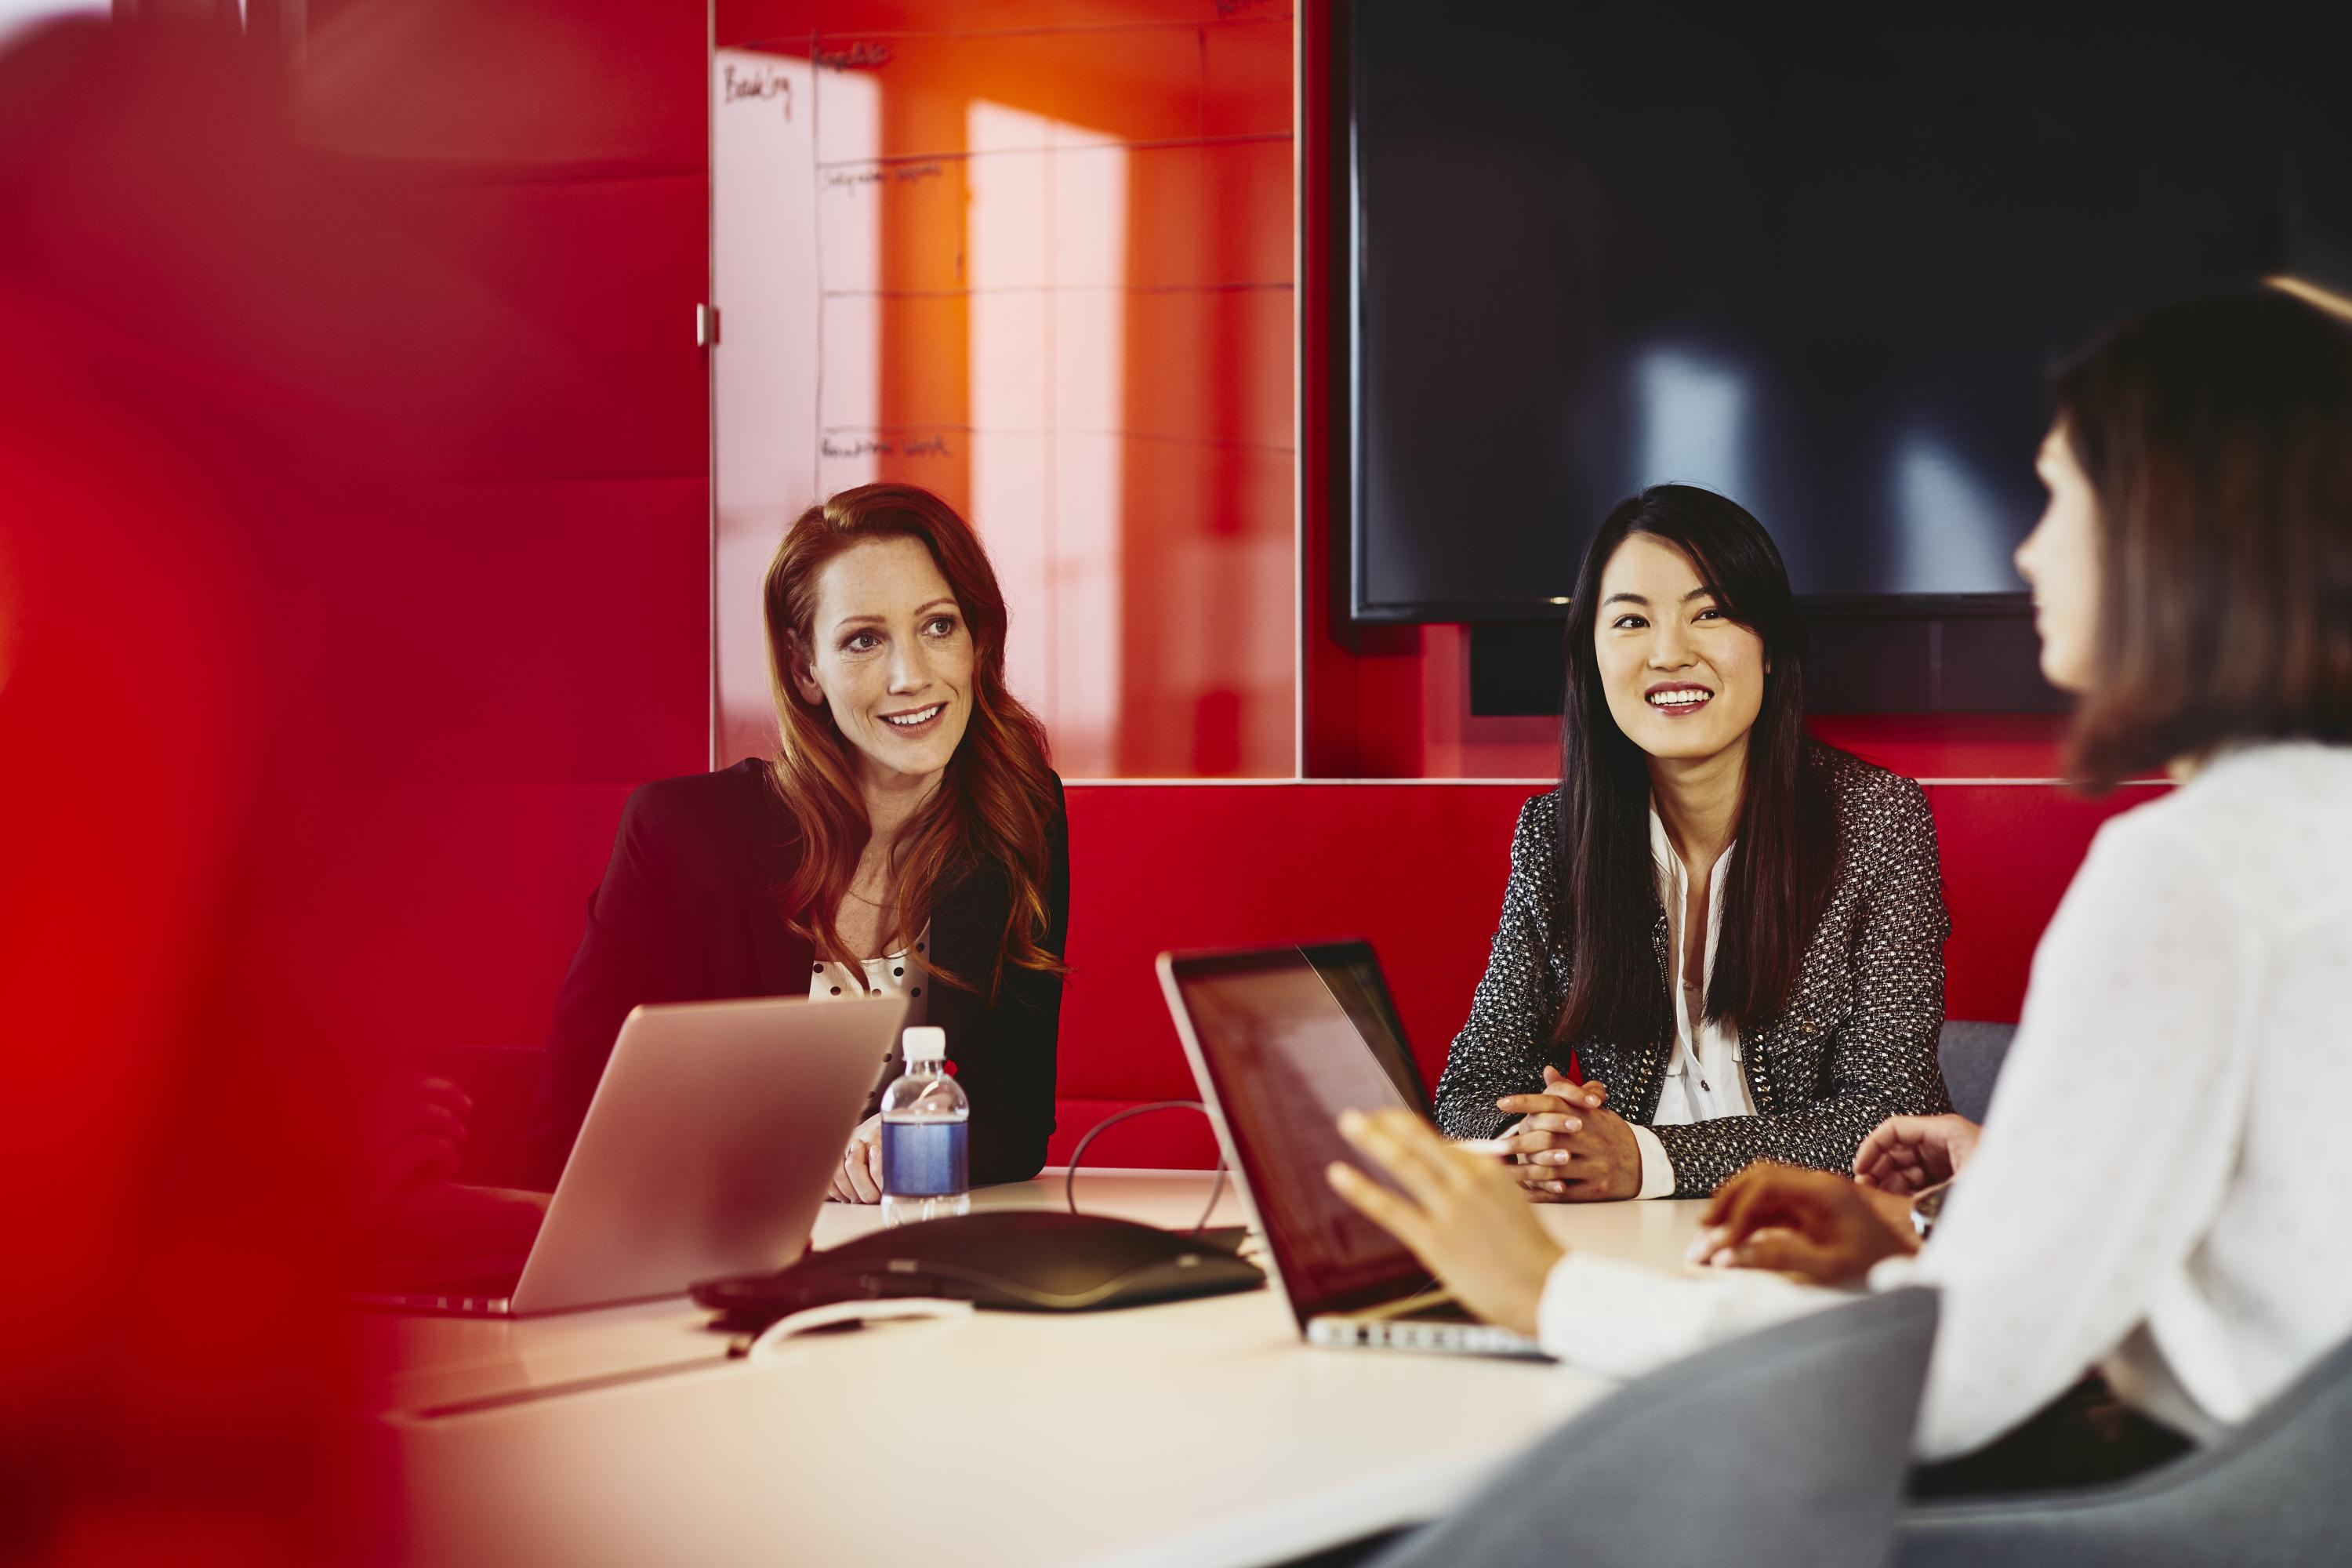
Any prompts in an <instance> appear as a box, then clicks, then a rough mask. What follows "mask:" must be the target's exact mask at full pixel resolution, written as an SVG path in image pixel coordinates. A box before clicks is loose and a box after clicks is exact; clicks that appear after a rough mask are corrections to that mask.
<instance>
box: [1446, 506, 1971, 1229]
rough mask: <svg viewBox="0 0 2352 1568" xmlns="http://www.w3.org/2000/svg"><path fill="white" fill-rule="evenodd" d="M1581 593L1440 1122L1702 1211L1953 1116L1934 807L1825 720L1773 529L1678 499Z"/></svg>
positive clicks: (1529, 1165)
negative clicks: (1759, 1169)
mask: <svg viewBox="0 0 2352 1568" xmlns="http://www.w3.org/2000/svg"><path fill="white" fill-rule="evenodd" d="M1570 605H1571V607H1570V613H1569V622H1568V635H1567V664H1568V690H1567V707H1566V718H1565V721H1564V722H1563V724H1562V726H1561V758H1560V784H1559V788H1558V789H1557V790H1555V791H1553V792H1552V793H1551V794H1550V795H1544V796H1541V797H1538V799H1536V800H1533V801H1530V802H1529V803H1528V806H1527V809H1526V810H1525V811H1524V812H1522V813H1521V815H1520V817H1519V825H1518V830H1517V834H1516V835H1515V836H1514V837H1513V840H1512V845H1511V876H1510V881H1509V884H1508V886H1507V888H1506V889H1505V891H1504V896H1503V919H1502V923H1501V927H1500V929H1499V930H1498V931H1496V936H1495V944H1494V952H1493V956H1492V958H1491V959H1490V961H1489V963H1488V965H1487V970H1486V978H1485V979H1484V980H1482V981H1481V982H1480V983H1479V985H1478V989H1477V993H1476V996H1475V1001H1474V1003H1473V1005H1472V1010H1471V1015H1470V1019H1469V1022H1468V1024H1467V1025H1466V1026H1465V1027H1464V1029H1463V1031H1462V1033H1461V1035H1460V1037H1458V1038H1456V1039H1455V1041H1454V1047H1453V1050H1452V1052H1451V1054H1450V1055H1449V1056H1448V1058H1447V1060H1446V1065H1445V1072H1444V1076H1443V1078H1442V1079H1440V1080H1439V1083H1438V1088H1437V1097H1436V1098H1437V1103H1438V1120H1439V1123H1440V1125H1441V1126H1442V1127H1444V1130H1445V1131H1448V1132H1450V1133H1453V1134H1454V1135H1455V1136H1457V1137H1465V1138H1484V1137H1488V1136H1491V1135H1494V1134H1496V1132H1498V1131H1501V1130H1503V1129H1504V1128H1505V1126H1506V1124H1507V1122H1508V1121H1509V1119H1510V1118H1512V1117H1514V1116H1517V1117H1519V1118H1521V1119H1522V1120H1520V1121H1517V1123H1516V1125H1513V1126H1511V1128H1510V1134H1509V1135H1510V1138H1511V1141H1512V1147H1513V1149H1514V1152H1515V1153H1516V1156H1517V1162H1518V1163H1517V1171H1518V1173H1519V1175H1520V1178H1521V1182H1522V1184H1523V1186H1524V1187H1525V1189H1526V1190H1527V1192H1528V1195H1529V1196H1531V1197H1533V1198H1535V1199H1538V1201H1580V1200H1587V1199H1596V1198H1629V1197H1634V1196H1642V1197H1657V1196H1667V1195H1678V1196H1684V1197H1693V1196H1704V1195H1705V1194H1707V1193H1710V1192H1712V1191H1713V1190H1714V1188H1715V1186H1716V1184H1717V1183H1719V1182H1721V1181H1723V1180H1724V1179H1725V1178H1726V1177H1727V1176H1729V1175H1730V1174H1731V1173H1733V1172H1735V1171H1737V1170H1738V1169H1739V1168H1740V1167H1741V1166H1743V1165H1745V1164H1747V1163H1748V1162H1749V1161H1750V1160H1754V1159H1758V1158H1767V1157H1769V1158H1774V1159H1780V1160H1786V1161H1790V1162H1792V1163H1799V1164H1806V1165H1813V1166H1818V1167H1821V1168H1822V1169H1828V1170H1843V1169H1845V1168H1846V1166H1847V1165H1848V1163H1850V1162H1851V1161H1852V1160H1853V1153H1854V1150H1855V1147H1856V1146H1857V1145H1858V1144H1859V1143H1860V1142H1861V1141H1862V1139H1863V1137H1864V1134H1866V1133H1868V1132H1869V1131H1870V1130H1871V1129H1872V1128H1874V1127H1875V1126H1876V1125H1878V1123H1879V1122H1880V1121H1883V1120H1885V1118H1887V1117H1889V1116H1894V1115H1899V1114H1904V1113H1906V1112H1908V1113H1917V1114H1930V1113H1933V1112H1936V1111H1940V1110H1945V1109H1947V1108H1948V1100H1947V1098H1946V1095H1945V1090H1944V1083H1943V1078H1942V1075H1941V1073H1940V1072H1939V1071H1938V1069H1937V1058H1936V1044H1937V1032H1938V1030H1939V1029H1940V1028H1941V1026H1942V1024H1943V1012H1944V962H1943V943H1944V938H1945V936H1946V934H1947V932H1948V930H1949V922H1948V921H1947V919H1946V917H1945V912H1944V903H1943V888H1942V880H1941V875H1940V872H1939V870H1938V868H1937V858H1936V829H1935V823H1934V820H1933V819H1932V818H1931V817H1930V816H1928V812H1927V798H1926V796H1925V795H1922V794H1921V792H1920V790H1919V787H1918V786H1917V785H1916V784H1913V783H1911V782H1910V781H1909V780H1907V779H1904V778H1901V777H1899V776H1897V775H1895V774H1894V773H1888V772H1886V771H1885V769H1883V768H1878V767H1874V766H1872V765H1871V764H1869V763H1864V762H1863V761H1861V760H1860V759H1859V758H1856V757H1853V756H1850V755H1848V754H1847V753H1845V752H1840V751H1838V750H1836V749H1835V748H1833V747H1830V746H1826V745H1823V744H1822V743H1821V742H1817V741H1814V740H1813V739H1812V738H1811V736H1809V735H1808V734H1807V733H1806V731H1805V697H1804V654H1805V628H1804V623H1803V622H1802V621H1801V619H1800V618H1799V616H1798V615H1797V610H1796V605H1795V601H1794V599H1793V598H1792V596H1791V595H1790V589H1789V578H1788V573H1787V571H1786V570H1785V569H1784V568H1783V566H1782V565H1781V562H1780V552H1779V551H1778V550H1777V549H1775V548H1774V546H1773V544H1772V541H1771V538H1770V536H1769V535H1768V534H1767V533H1766V532H1765V531H1764V529H1763V527H1762V525H1761V524H1759V522H1758V521H1756V520H1755V519H1754V518H1753V517H1751V516H1749V515H1748V512H1747V511H1746V510H1743V509H1742V508H1740V507H1739V506H1738V505H1737V504H1736V503H1734V502H1733V501H1731V500H1727V499H1726V498H1724V497H1722V496H1719V495H1717V494H1715V493H1713V492H1711V491H1708V490H1704V489H1695V488H1693V487H1690V486H1687V485H1660V486H1657V487H1655V488H1654V489H1648V490H1644V491H1643V492H1642V493H1641V494H1640V495H1637V496H1634V497H1633V498H1632V499H1630V500H1626V501H1624V502H1622V504H1620V505H1619V506H1618V507H1617V508H1616V509H1615V510H1612V512H1611V513H1610V514H1609V516H1608V517H1607V519H1605V520H1604V521H1602V523H1601V530H1600V531H1599V532H1598V533H1597V534H1596V535H1595V536H1594V538H1593V541H1592V544H1591V548H1589V549H1588V550H1587V551H1586V552H1585V557H1584V564H1583V568H1582V570H1581V572H1580V574H1579V575H1578V580H1577V584H1576V592H1575V595H1574V596H1573V598H1572V599H1571V601H1570ZM1571 1058H1573V1059H1574V1061H1575V1062H1576V1063H1577V1064H1578V1065H1580V1067H1581V1068H1582V1071H1583V1074H1584V1077H1585V1079H1586V1082H1585V1083H1584V1084H1583V1085H1581V1086H1572V1085H1570V1082H1569V1081H1568V1079H1567V1077H1566V1076H1565V1073H1566V1069H1567V1068H1568V1067H1569V1065H1570V1059H1571ZM1603 1100H1605V1103H1603Z"/></svg>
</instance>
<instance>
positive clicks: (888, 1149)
mask: <svg viewBox="0 0 2352 1568" xmlns="http://www.w3.org/2000/svg"><path fill="white" fill-rule="evenodd" d="M970 1133H971V1123H970V1122H968V1121H885V1122H884V1123H883V1124H882V1190H883V1191H884V1192H886V1193H888V1194H890V1195H891V1196H893V1197H900V1198H928V1197H942V1196H945V1195H947V1194H952V1193H960V1192H962V1191H963V1190H964V1189H965V1188H966V1187H968V1186H970V1185H971V1181H970V1180H969V1178H968V1177H967V1175H966V1174H965V1173H966V1171H967V1169H968V1165H967V1163H966V1160H965V1155H964V1149H965V1146H966V1144H967V1142H969V1134H970Z"/></svg>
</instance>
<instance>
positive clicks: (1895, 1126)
mask: <svg viewBox="0 0 2352 1568" xmlns="http://www.w3.org/2000/svg"><path fill="white" fill-rule="evenodd" d="M1981 1131H1984V1129H1982V1128H1981V1127H1979V1126H1978V1125H1977V1124H1976V1123H1975V1122H1973V1121H1969V1119H1968V1118H1967V1117H1965V1116H1952V1115H1945V1116H1890V1117H1888V1118H1887V1119H1886V1120H1885V1121H1882V1122H1880V1123H1879V1124H1878V1125H1877V1126H1876V1127H1875V1128H1874V1129H1873V1130H1872V1131H1871V1134H1870V1136H1869V1137H1867V1138H1865V1139H1864V1140H1863V1141H1862V1147H1861V1148H1859V1149H1857V1150H1855V1151H1854V1155H1853V1179H1854V1180H1855V1181H1857V1182H1860V1183H1861V1184H1863V1185H1864V1186H1865V1187H1875V1188H1877V1189H1878V1190H1879V1191H1881V1192H1886V1193H1916V1192H1919V1191H1921V1190H1923V1189H1925V1188H1927V1187H1933V1186H1939V1185H1941V1184H1943V1183H1946V1182H1948V1181H1950V1180H1951V1179H1952V1178H1953V1177H1954V1176H1957V1175H1958V1174H1959V1173H1960V1167H1961V1166H1963V1165H1965V1164H1967V1163H1969V1155H1971V1154H1973V1153H1975V1152H1976V1148H1977V1135H1978V1134H1979V1132H1981Z"/></svg>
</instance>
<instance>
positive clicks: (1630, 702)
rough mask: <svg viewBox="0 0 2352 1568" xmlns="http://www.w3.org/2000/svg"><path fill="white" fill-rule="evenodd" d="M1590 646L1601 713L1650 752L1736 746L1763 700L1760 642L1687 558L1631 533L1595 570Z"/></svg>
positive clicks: (1705, 751) (1767, 667) (1764, 664)
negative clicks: (1604, 709)
mask: <svg viewBox="0 0 2352 1568" xmlns="http://www.w3.org/2000/svg"><path fill="white" fill-rule="evenodd" d="M1592 643H1593V652H1594V655H1595V656H1596V661H1597V663H1598V665H1599V668H1600V671H1601V691H1602V692H1603V694H1604V695H1606V696H1607V698H1608V700H1609V714H1610V717H1612V718H1613V719H1615V720H1616V721H1617V727H1618V728H1619V729H1621V730H1622V731H1625V734H1626V736H1627V737H1628V738H1629V739H1631V740H1632V741H1633V743H1634V744H1635V745H1637V746H1639V747H1641V748H1642V750H1643V751H1644V752H1648V753H1649V754H1650V755H1651V756H1654V757H1672V758H1683V759H1688V760H1693V761H1696V760H1698V759H1701V758H1706V757H1712V756H1716V755H1718V754H1720V753H1721V752H1725V751H1727V750H1728V749H1729V748H1731V747H1733V746H1737V745H1740V744H1742V743H1744V742H1746V741H1747V739H1748V731H1749V730H1750V729H1751V728H1753V727H1754V725H1755V723H1756V715H1757V713H1758V712H1759V711H1760V710H1762V708H1763V705H1764V678H1765V676H1766V675H1768V674H1769V673H1770V672H1771V661H1770V660H1769V659H1768V658H1766V657H1765V654H1764V639H1763V638H1762V637H1759V636H1757V634H1756V633H1755V632H1753V631H1750V630H1749V629H1748V627H1746V626H1741V625H1740V624H1739V623H1738V622H1737V621H1735V620H1733V619H1731V618H1730V617H1729V616H1727V615H1726V614H1725V613H1724V612H1723V610H1722V609H1721V607H1720V606H1719V605H1717V602H1716V597H1715V595H1714V593H1713V592H1712V591H1711V590H1709V589H1708V587H1707V586H1706V584H1704V583H1702V582H1700V581H1699V575H1698V571H1697V569H1696V567H1695V566H1693V565H1692V564H1691V561H1690V558H1689V557H1688V556H1686V555H1685V554H1684V553H1683V552H1681V551H1679V550H1677V549H1675V547H1674V546H1673V545H1671V544H1666V543H1664V542H1660V541H1658V540H1656V539H1653V538H1651V537H1650V536H1649V535H1647V534H1641V533H1636V534H1633V535H1632V536H1631V537H1629V538H1628V539H1627V540H1626V541H1625V542H1624V543H1622V544H1621V545H1619V546H1618V547H1617V551H1616V553H1614V554H1612V556H1610V558H1609V564H1608V566H1607V567H1606V568H1604V569H1603V570H1602V572H1601V607H1600V612H1599V614H1598V615H1597V616H1595V617H1594V622H1593V629H1592Z"/></svg>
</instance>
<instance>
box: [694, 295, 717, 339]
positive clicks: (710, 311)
mask: <svg viewBox="0 0 2352 1568" xmlns="http://www.w3.org/2000/svg"><path fill="white" fill-rule="evenodd" d="M694 346H695V347H696V348H698V349H715V348H717V347H718V346H719V307H718V306H716V305H697V306H696V307H695V308H694Z"/></svg>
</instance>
